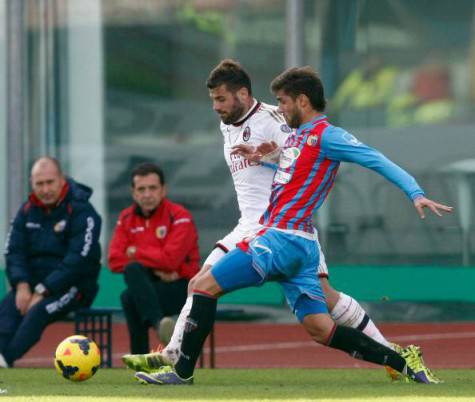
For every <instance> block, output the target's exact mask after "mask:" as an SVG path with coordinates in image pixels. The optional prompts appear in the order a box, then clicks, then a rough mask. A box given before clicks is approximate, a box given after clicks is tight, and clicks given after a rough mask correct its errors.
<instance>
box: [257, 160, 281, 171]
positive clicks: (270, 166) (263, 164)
mask: <svg viewBox="0 0 475 402" xmlns="http://www.w3.org/2000/svg"><path fill="white" fill-rule="evenodd" d="M261 165H262V166H264V167H266V168H269V169H272V170H277V169H278V168H279V165H277V163H271V162H261Z"/></svg>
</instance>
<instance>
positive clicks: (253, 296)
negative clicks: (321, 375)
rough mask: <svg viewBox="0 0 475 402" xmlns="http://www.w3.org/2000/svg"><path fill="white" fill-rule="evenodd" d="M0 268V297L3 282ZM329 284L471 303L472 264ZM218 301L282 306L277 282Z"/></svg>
mask: <svg viewBox="0 0 475 402" xmlns="http://www.w3.org/2000/svg"><path fill="white" fill-rule="evenodd" d="M4 272H5V271H3V270H0V296H3V295H4V294H5V292H6V281H5V278H4ZM330 274H331V276H330V279H331V282H332V284H333V286H334V287H335V288H337V289H339V290H342V291H344V292H345V293H348V294H351V295H352V296H353V297H354V298H356V299H357V300H359V301H366V302H377V301H412V302H427V301H429V302H430V301H437V302H440V301H463V302H475V267H421V266H413V267H401V266H394V267H373V266H371V267H370V266H335V267H331V268H330ZM124 287H125V285H124V281H123V279H122V275H120V274H112V273H111V272H110V271H109V270H108V269H107V268H103V269H102V271H101V275H100V291H99V294H98V296H97V298H96V300H95V302H94V306H96V307H120V301H119V296H120V293H121V292H122V290H123V289H124ZM221 303H229V304H262V305H283V304H284V297H283V295H282V292H281V290H280V287H279V285H277V284H276V283H266V284H265V285H264V286H261V287H256V288H249V289H243V290H239V291H236V292H233V293H231V294H229V295H226V296H224V297H223V298H222V299H221Z"/></svg>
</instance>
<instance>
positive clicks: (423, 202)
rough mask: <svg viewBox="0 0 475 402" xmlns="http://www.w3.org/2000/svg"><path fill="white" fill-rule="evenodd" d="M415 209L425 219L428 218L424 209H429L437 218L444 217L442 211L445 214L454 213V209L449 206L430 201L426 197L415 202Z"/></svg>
mask: <svg viewBox="0 0 475 402" xmlns="http://www.w3.org/2000/svg"><path fill="white" fill-rule="evenodd" d="M414 207H415V208H416V210H417V213H418V214H419V216H420V217H421V219H424V218H425V217H426V215H425V213H424V208H429V209H430V210H431V211H432V212H433V213H434V214H436V215H437V216H442V213H441V211H443V212H452V210H453V207H449V206H447V205H443V204H439V203H438V202H435V201H432V200H429V199H428V198H426V197H419V198H416V199H415V200H414Z"/></svg>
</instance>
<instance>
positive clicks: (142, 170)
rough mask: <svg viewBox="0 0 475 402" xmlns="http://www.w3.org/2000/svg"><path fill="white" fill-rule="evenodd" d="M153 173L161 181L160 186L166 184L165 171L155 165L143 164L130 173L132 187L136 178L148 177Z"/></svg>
mask: <svg viewBox="0 0 475 402" xmlns="http://www.w3.org/2000/svg"><path fill="white" fill-rule="evenodd" d="M153 173H155V174H156V175H157V176H158V178H159V179H160V184H161V185H162V186H163V185H164V184H165V176H164V174H163V170H162V169H161V168H160V167H159V166H158V165H156V164H155V163H151V162H143V163H140V164H139V165H137V166H135V167H134V168H133V169H132V172H131V173H130V183H131V185H132V187H134V178H135V177H136V176H147V175H149V174H153Z"/></svg>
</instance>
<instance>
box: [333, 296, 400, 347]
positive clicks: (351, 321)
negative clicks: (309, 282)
mask: <svg viewBox="0 0 475 402" xmlns="http://www.w3.org/2000/svg"><path fill="white" fill-rule="evenodd" d="M330 315H331V316H332V318H333V320H334V321H335V322H336V323H337V324H339V325H343V326H345V327H351V328H356V329H359V330H360V331H362V332H363V333H364V334H366V335H368V336H369V337H370V338H372V339H374V340H375V341H376V342H378V343H381V344H382V345H384V346H386V347H388V348H391V349H393V346H392V345H391V343H390V342H388V341H387V339H386V338H385V337H384V336H383V334H382V333H381V332H380V331H379V329H378V328H377V327H376V325H374V322H373V321H371V319H370V318H369V316H368V314H366V311H364V310H363V307H361V306H360V304H359V303H358V302H357V301H356V300H355V299H353V298H352V297H351V296H348V295H346V294H345V293H343V292H340V298H339V299H338V302H337V303H336V305H335V307H333V310H332V311H331V313H330Z"/></svg>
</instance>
